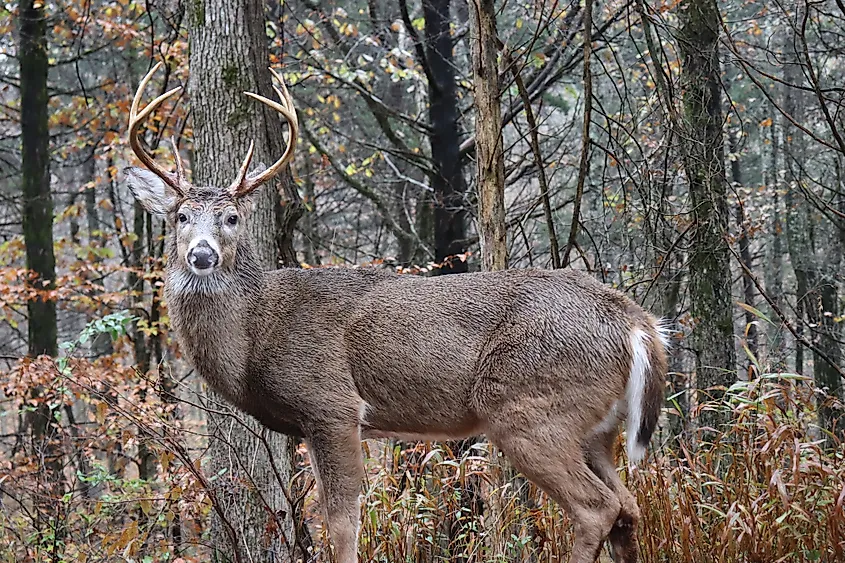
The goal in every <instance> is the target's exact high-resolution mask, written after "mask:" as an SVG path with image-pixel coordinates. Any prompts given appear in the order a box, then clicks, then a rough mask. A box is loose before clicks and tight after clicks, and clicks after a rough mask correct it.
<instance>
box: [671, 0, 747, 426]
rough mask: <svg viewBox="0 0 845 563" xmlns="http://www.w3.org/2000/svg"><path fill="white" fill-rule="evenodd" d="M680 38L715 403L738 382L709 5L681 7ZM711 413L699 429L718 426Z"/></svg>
mask: <svg viewBox="0 0 845 563" xmlns="http://www.w3.org/2000/svg"><path fill="white" fill-rule="evenodd" d="M680 10H681V12H680V20H681V31H680V37H679V45H680V52H681V56H682V65H683V68H682V74H681V81H682V86H683V88H684V93H683V109H684V115H683V118H684V129H685V130H684V132H683V134H684V135H685V136H686V138H684V139H681V142H682V143H683V146H684V147H685V151H684V167H685V169H686V175H687V181H688V183H689V190H690V198H691V202H692V209H693V220H694V221H695V224H694V227H693V229H692V240H691V245H690V247H691V256H690V260H689V269H690V295H691V307H690V308H691V312H692V315H693V318H694V322H695V328H694V330H693V334H692V336H693V338H692V344H693V349H694V351H695V354H696V377H697V387H698V389H699V390H706V391H704V392H705V393H706V394H709V395H710V396H711V397H714V398H716V397H719V396H721V395H722V394H723V390H724V388H726V387H727V386H729V385H731V384H732V383H733V382H734V381H735V380H736V352H735V349H734V332H733V319H732V316H731V274H730V259H729V257H730V254H729V249H728V243H727V240H726V238H725V235H726V234H727V232H728V218H729V215H728V207H727V186H726V182H725V162H724V156H725V155H724V152H725V151H724V141H723V138H722V122H723V120H722V106H721V90H722V85H721V83H720V70H719V66H720V65H719V53H718V40H719V32H718V30H719V25H720V23H719V17H720V16H719V12H718V9H717V7H716V4H715V3H713V2H712V1H710V0H684V1H683V2H682V3H681V8H680ZM714 414H715V413H713V412H712V411H705V412H703V413H702V416H701V424H702V426H711V425H714V424H716V423H717V422H718V418H717V417H716V416H714Z"/></svg>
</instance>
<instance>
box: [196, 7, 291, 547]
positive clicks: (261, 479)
mask: <svg viewBox="0 0 845 563" xmlns="http://www.w3.org/2000/svg"><path fill="white" fill-rule="evenodd" d="M188 10H189V14H188V16H189V21H190V24H189V39H190V47H191V49H190V51H191V55H190V63H191V65H190V66H191V81H190V84H189V87H190V91H191V99H192V112H193V119H194V150H195V167H194V171H193V181H194V183H195V184H197V185H211V186H220V187H225V186H228V185H229V183H231V181H232V179H233V178H234V176H235V174H236V173H237V171H238V168H239V166H240V164H241V162H242V161H243V158H244V156H245V155H246V151H247V148H248V146H249V142H250V141H251V140H254V141H255V160H254V161H255V162H264V163H267V164H270V163H272V162H274V161H275V160H276V159H277V158H279V157H280V156H281V155H282V152H283V151H284V145H283V139H284V137H283V134H282V131H283V129H282V126H281V121H280V117H279V115H278V114H277V113H275V112H273V111H272V110H269V108H266V107H265V106H264V105H263V104H259V103H257V102H254V101H251V100H250V99H249V98H247V97H246V96H244V95H243V92H244V91H251V92H256V93H259V94H261V95H264V96H267V97H270V98H275V95H274V94H273V90H272V88H271V83H270V81H271V75H270V73H269V72H268V70H267V66H268V63H269V54H268V45H267V43H268V39H267V36H266V34H265V15H264V3H263V2H260V1H259V0H196V1H194V2H191V3H190V4H189V5H188ZM286 175H287V176H288V178H287V179H286V180H283V183H284V187H285V190H286V195H287V196H288V197H287V200H286V201H285V205H284V206H281V205H280V198H279V187H280V186H279V182H276V181H274V182H271V184H270V185H267V186H265V187H263V188H262V189H260V190H258V191H257V192H256V193H255V194H254V195H253V199H254V202H255V212H254V213H253V215H252V217H251V219H250V230H251V234H252V236H253V240H254V241H255V249H256V252H257V255H258V258H259V260H260V261H261V263H262V266H263V267H264V268H265V269H272V268H275V267H276V266H277V265H278V263H279V259H280V255H281V257H282V259H283V261H284V262H285V263H287V264H295V263H296V256H295V254H294V253H293V246H292V233H293V225H294V224H295V222H296V220H297V219H298V217H299V215H301V212H302V206H301V201H300V200H299V198H298V195H297V194H296V188H295V186H293V184H292V182H291V181H290V178H289V173H288V174H286ZM280 245H282V246H284V248H283V249H281V252H280V248H279V246H280ZM214 401H216V402H219V403H222V402H223V401H222V399H221V398H219V397H214ZM237 418H238V419H240V420H242V421H244V422H245V425H246V426H248V428H245V427H244V426H243V425H241V424H240V423H239V422H237V421H236V420H235V418H233V417H227V416H225V415H220V414H215V413H208V425H209V431H210V432H211V433H212V434H213V435H214V436H216V438H217V439H215V440H213V443H212V445H211V449H212V453H211V455H210V459H211V460H212V461H211V467H210V473H211V474H212V475H219V476H220V477H219V478H218V479H217V481H216V484H217V486H218V487H219V489H218V496H219V498H221V499H222V500H223V501H224V502H225V503H226V506H225V508H224V510H225V513H226V514H227V516H228V519H229V522H230V523H231V524H232V526H234V528H235V530H236V531H237V534H238V539H239V541H238V544H239V545H238V550H239V553H240V559H241V560H242V561H244V562H246V561H256V562H258V561H286V560H288V559H289V558H290V557H291V555H290V546H292V545H294V543H293V541H292V530H293V526H292V523H291V518H290V516H291V514H292V510H291V507H289V506H288V505H287V503H286V500H285V491H284V489H283V487H285V486H286V485H287V483H288V481H289V479H290V476H291V472H292V459H293V448H294V446H295V444H294V442H293V440H291V439H289V438H287V437H285V436H282V435H280V434H276V433H270V432H267V431H266V430H264V429H263V428H262V427H261V426H260V425H259V424H258V423H257V421H255V420H254V419H252V418H250V417H248V416H246V415H243V414H239V415H238V417H237ZM253 432H254V433H257V434H258V435H263V436H264V437H265V438H266V442H267V444H269V448H266V447H265V444H264V443H263V440H261V439H260V438H256V437H255V435H254V434H253ZM268 450H269V451H268ZM274 469H277V470H278V471H279V477H280V478H279V479H277V477H276V474H275V471H274ZM253 485H254V486H253ZM223 526H224V523H223V522H221V521H220V520H219V519H215V522H214V526H213V531H212V536H211V537H212V538H213V539H217V540H219V542H220V543H218V545H217V546H216V547H217V550H216V553H215V560H216V561H227V560H232V559H233V558H234V554H233V553H232V552H231V549H230V547H229V546H228V545H225V541H224V540H223V539H222V538H225V537H226V534H225V532H224V529H223ZM221 544H222V545H221Z"/></svg>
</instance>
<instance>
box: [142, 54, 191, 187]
mask: <svg viewBox="0 0 845 563" xmlns="http://www.w3.org/2000/svg"><path fill="white" fill-rule="evenodd" d="M161 65H162V62H161V61H159V62H158V63H156V65H155V66H154V67H153V68H152V69H150V71H149V72H148V73H147V75H146V76H145V77H144V78H143V80H141V84H140V85H139V86H138V90H137V91H136V92H135V98H133V99H132V108H131V109H130V110H129V146H131V147H132V151H133V152H134V153H135V155H136V156H137V157H138V159H139V160H140V161H141V162H143V163H144V166H146V167H147V168H148V169H149V170H150V172H152V173H154V174H155V175H156V176H158V177H159V178H161V179H162V180H164V181H165V182H166V183H167V185H168V186H170V187H171V188H173V189H174V190H175V191H176V193H178V194H179V195H181V196H184V195H185V193H186V192H187V188H188V187H189V184H188V182H187V180H186V179H185V169H184V168H183V167H182V161H181V159H180V158H179V151H178V150H177V148H176V142H175V140H173V139H172V138H171V140H170V142H171V144H172V145H173V156H174V157H175V158H176V174H173V173H171V172H168V171H166V170H164V169H163V168H162V167H160V166H159V165H158V164H156V162H155V160H154V159H153V157H152V155H150V154H149V153H148V152H147V151H146V150H144V147H143V146H142V145H141V140H140V138H139V136H138V130H139V128H140V127H141V123H142V122H143V121H144V120H145V119H146V118H147V117H148V116H149V115H150V114H151V113H152V112H153V111H155V109H156V108H157V107H158V106H160V105H161V104H162V103H163V102H164V101H165V100H167V99H168V98H170V97H171V96H173V95H174V94H177V93H178V92H180V91H181V90H182V88H181V87H177V88H174V89H172V90H170V91H168V92H165V93H164V94H162V95H161V96H159V97H158V98H156V99H155V100H153V101H152V102H150V103H149V104H148V105H147V107H145V108H144V109H143V110H141V112H140V113H139V112H138V106H139V105H140V103H141V95H142V94H143V93H144V89H145V88H146V87H147V83H149V81H150V79H151V78H152V77H153V75H154V74H155V73H156V71H157V70H158V69H159V68H161Z"/></svg>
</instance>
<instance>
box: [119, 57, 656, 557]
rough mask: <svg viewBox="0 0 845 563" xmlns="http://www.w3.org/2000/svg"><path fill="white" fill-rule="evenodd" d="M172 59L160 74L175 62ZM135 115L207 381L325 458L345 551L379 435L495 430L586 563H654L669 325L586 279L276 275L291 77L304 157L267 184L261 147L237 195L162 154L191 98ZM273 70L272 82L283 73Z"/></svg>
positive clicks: (150, 195)
mask: <svg viewBox="0 0 845 563" xmlns="http://www.w3.org/2000/svg"><path fill="white" fill-rule="evenodd" d="M160 64H161V63H159V65H160ZM159 65H157V66H156V67H154V68H153V69H152V70H151V71H150V73H149V74H147V76H146V77H145V78H144V79H143V80H142V81H141V84H140V85H139V87H138V90H137V92H136V94H135V98H134V100H133V102H132V108H131V112H130V119H129V140H130V145H131V147H132V149H133V151H134V152H135V154H136V155H137V157H138V158H139V159H140V160H141V162H142V163H143V164H144V165H145V166H146V168H147V169H146V170H145V169H139V168H128V169H127V170H126V175H127V178H128V185H129V188H130V189H131V191H132V193H133V195H134V196H135V198H137V200H138V201H139V202H140V203H141V204H142V206H143V207H144V208H145V209H146V210H147V211H149V212H150V213H153V214H156V215H161V216H164V217H166V221H167V225H168V232H169V235H168V237H169V239H168V245H167V249H168V250H167V252H168V256H169V258H168V262H167V266H166V281H165V295H166V300H167V303H168V307H169V311H170V317H171V323H172V326H173V327H174V329H175V331H176V333H177V334H178V337H179V341H180V343H181V346H182V350H183V352H184V353H185V354H186V355H187V357H188V358H189V359H190V360H191V362H192V363H193V365H194V367H195V368H196V370H197V371H198V372H199V373H200V374H201V375H202V377H203V378H204V379H205V380H206V381H207V383H208V384H209V385H210V386H211V387H212V388H214V389H215V390H216V391H218V392H219V393H221V394H222V395H223V396H224V397H226V399H227V400H228V401H231V402H232V403H233V404H234V405H236V406H237V407H238V408H239V409H241V410H243V411H245V412H246V413H249V414H250V415H252V416H254V417H255V418H257V419H258V420H259V421H261V423H263V424H264V425H266V426H267V427H268V428H270V429H272V430H275V431H278V432H282V433H284V434H288V435H291V436H294V437H301V438H302V439H304V441H305V444H306V446H307V448H308V450H309V452H310V455H311V460H312V463H313V467H314V474H315V476H316V479H317V486H318V491H319V494H320V503H321V505H322V509H323V511H324V515H325V519H326V523H327V526H328V530H329V536H330V538H331V543H332V544H333V546H334V554H335V558H336V560H337V561H339V562H340V563H355V562H356V561H357V541H358V528H359V512H360V507H359V498H358V496H359V492H360V486H361V482H362V479H363V460H362V448H361V440H362V439H366V438H377V437H378V438H381V437H401V438H404V439H410V440H423V439H425V440H430V439H447V438H448V439H457V438H464V437H469V436H475V435H481V434H483V435H486V436H487V437H488V438H489V439H490V440H491V441H492V442H493V443H494V444H496V445H497V446H498V447H499V448H500V449H501V451H502V452H503V454H504V455H505V457H506V458H507V459H508V460H509V461H510V462H511V463H512V464H513V465H514V466H515V467H516V468H517V469H518V470H519V471H521V472H522V473H523V474H525V475H526V476H527V477H528V478H529V479H530V480H531V481H533V482H534V483H535V484H536V485H537V486H539V487H540V488H541V489H542V490H544V491H545V492H547V493H548V494H549V495H550V496H551V497H552V498H553V499H554V500H556V501H557V502H558V503H559V504H560V505H561V506H562V507H563V508H564V509H565V510H566V511H567V512H568V514H569V515H570V517H571V519H572V522H573V524H574V532H575V540H574V545H573V547H572V556H571V561H572V562H573V563H588V562H592V561H594V560H595V559H596V558H597V557H598V554H599V551H600V549H601V546H602V545H603V542H604V541H605V540H607V539H609V542H610V545H611V548H612V549H611V552H612V554H613V557H614V560H615V561H617V562H625V563H632V562H635V561H637V559H638V547H637V539H636V530H637V521H638V518H639V509H638V507H637V503H636V500H635V498H634V496H633V495H632V494H631V493H630V492H629V491H628V490H627V489H626V487H625V486H624V484H623V483H622V481H621V479H620V478H619V476H618V475H617V472H616V465H615V463H614V457H613V450H614V444H615V441H616V438H617V435H618V430H619V425H620V423H621V422H622V421H623V420H625V421H626V427H627V438H626V440H627V452H628V456H629V458H630V460H632V461H636V460H639V459H641V458H642V457H643V455H644V453H645V450H646V446H647V444H648V442H649V439H650V437H651V435H652V432H653V431H654V428H655V426H656V424H657V421H658V416H659V413H660V409H661V406H662V403H663V392H664V382H665V374H666V369H667V366H666V352H665V343H664V339H663V335H662V332H661V328H660V325H659V323H658V321H657V320H656V319H655V318H654V317H652V316H651V315H650V314H648V313H647V312H646V311H644V310H643V309H642V308H640V307H639V306H638V305H637V304H635V303H634V302H633V301H631V300H630V299H629V298H627V297H626V296H625V295H623V294H622V293H620V292H618V291H615V290H613V289H611V288H609V287H607V286H605V285H603V284H601V283H600V282H598V281H596V280H595V279H593V278H592V277H591V276H590V275H589V274H586V273H583V272H579V271H575V270H557V271H545V270H540V269H532V270H508V271H501V272H484V273H468V274H461V275H450V276H433V277H421V276H411V275H397V274H395V273H392V272H386V271H381V270H375V269H308V270H305V269H294V268H287V269H279V270H273V271H262V269H261V268H260V267H259V266H258V262H257V260H256V256H255V254H254V251H253V246H252V242H251V240H250V237H249V235H248V233H247V230H246V224H247V222H248V221H249V217H250V210H251V207H252V204H251V201H250V194H251V193H252V192H254V191H255V190H256V189H258V187H259V186H260V185H262V184H263V183H265V182H267V181H268V180H270V179H271V178H273V177H274V176H275V175H276V174H277V173H278V172H279V171H280V170H281V169H282V168H283V167H284V166H285V165H286V164H287V163H288V162H289V161H290V160H291V159H292V158H293V154H294V149H295V147H296V140H297V132H298V127H299V126H298V122H297V117H296V111H295V109H294V106H293V102H292V99H291V97H290V94H289V93H288V91H287V89H286V87H285V85H284V82H282V80H281V78H280V77H279V76H278V75H276V73H273V74H274V76H275V77H276V79H277V80H278V81H279V84H280V86H279V87H275V86H274V90H275V91H276V93H277V95H278V97H279V101H278V102H276V101H273V100H270V99H268V98H265V97H262V96H259V95H257V94H253V93H249V92H246V95H247V96H250V97H252V98H254V99H256V100H258V101H260V102H262V103H264V104H267V105H268V106H270V107H271V108H273V109H274V110H276V111H277V112H278V113H280V114H281V115H282V116H283V117H284V118H285V120H286V121H287V124H288V129H289V138H288V140H287V148H286V150H285V152H284V154H283V155H282V157H281V158H279V160H278V161H276V163H275V164H273V165H272V166H270V167H269V168H267V169H263V170H258V171H256V172H252V173H250V174H248V173H247V170H248V169H249V167H250V161H251V158H252V154H253V145H250V147H249V151H248V152H247V155H246V158H245V160H244V162H243V165H242V166H241V167H240V170H239V171H237V173H236V174H235V179H234V181H233V182H232V184H231V185H230V186H228V187H201V186H194V185H192V184H191V183H189V182H188V181H187V179H186V177H185V172H184V168H183V167H182V164H181V162H180V160H179V155H178V152H177V150H176V147H175V146H174V147H173V150H174V153H175V154H176V171H175V173H171V172H168V171H167V170H165V169H163V168H162V167H160V166H159V165H158V164H157V163H156V162H155V161H154V159H153V157H152V156H151V155H150V154H149V153H148V152H146V151H145V150H144V148H143V147H142V145H141V143H140V141H139V138H138V133H139V128H140V125H141V123H142V122H143V120H144V119H145V118H146V117H148V116H149V115H150V114H151V113H152V112H153V111H154V110H155V109H156V107H158V106H159V105H160V104H161V103H162V102H163V101H164V100H166V99H167V98H169V97H170V96H172V95H174V94H175V93H176V92H177V91H178V90H179V89H178V88H177V89H174V90H171V91H169V92H167V93H165V94H163V95H161V96H159V97H158V98H156V99H155V100H153V101H152V102H150V103H149V104H148V105H147V106H146V107H145V108H144V109H143V110H141V111H139V103H140V99H141V96H142V93H143V91H144V89H145V87H146V85H147V83H148V82H149V80H150V78H151V77H152V75H153V73H155V71H156V70H157V69H158V68H159ZM271 71H272V70H271Z"/></svg>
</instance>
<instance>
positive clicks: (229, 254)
mask: <svg viewBox="0 0 845 563" xmlns="http://www.w3.org/2000/svg"><path fill="white" fill-rule="evenodd" d="M161 64H162V63H158V64H157V65H155V66H154V67H153V68H152V69H151V70H150V72H148V73H147V75H146V76H145V77H144V79H143V80H142V81H141V84H140V85H139V86H138V91H137V92H136V93H135V98H134V100H133V101H132V108H131V109H130V112H129V144H130V146H131V147H132V150H133V151H134V152H135V154H136V155H137V156H138V158H139V159H140V160H141V162H142V163H143V164H144V166H146V169H144V168H136V167H130V168H127V169H126V170H125V171H124V172H125V173H126V176H127V183H128V185H129V189H130V190H131V191H132V195H134V196H135V199H137V200H138V201H139V202H140V203H141V205H142V206H143V207H144V209H146V210H147V211H148V212H150V213H152V214H154V215H159V216H163V217H166V219H167V222H168V228H169V229H170V232H171V234H172V235H173V236H174V237H175V240H176V248H175V250H176V254H177V255H176V256H171V257H170V260H176V261H178V264H179V266H180V267H181V269H183V270H185V271H186V272H190V273H191V274H193V275H194V276H199V277H205V276H208V275H210V274H212V273H214V272H215V271H217V270H219V269H226V268H231V267H232V265H233V264H234V261H235V254H236V250H237V248H238V241H239V240H240V239H241V237H244V236H246V234H245V233H246V226H245V223H246V219H248V217H249V213H250V211H251V209H252V204H251V201H250V198H249V195H250V194H251V193H252V192H253V191H255V190H256V189H257V188H258V187H259V186H260V185H261V184H263V183H264V182H266V181H268V180H270V179H271V178H273V177H274V176H275V175H276V174H278V173H279V172H280V171H281V170H282V169H283V168H284V167H285V165H287V164H288V162H290V161H291V159H292V158H293V153H294V149H295V147H296V139H297V133H298V130H299V123H298V122H297V119H296V111H295V110H294V107H293V100H292V98H291V96H290V93H289V92H288V90H287V88H286V87H285V83H284V82H283V81H282V78H281V77H280V76H279V75H278V74H276V72H274V71H273V69H270V72H272V73H273V76H274V77H276V79H277V80H278V81H279V84H280V85H281V88H277V87H275V86H274V87H273V89H274V90H275V91H276V94H277V95H278V96H279V100H281V103H277V102H274V101H273V100H269V99H267V98H265V97H263V96H259V95H258V94H253V93H252V92H244V94H246V95H247V96H249V97H251V98H254V99H256V100H258V101H260V102H262V103H264V104H267V105H268V106H270V107H271V108H273V109H274V110H276V111H278V112H279V113H280V114H282V115H283V116H284V117H285V119H286V120H287V123H288V126H289V130H290V133H289V136H288V141H287V149H286V150H285V152H284V154H283V155H282V157H281V158H280V159H279V160H277V161H276V162H275V164H273V165H272V166H270V167H269V168H264V167H263V166H260V165H259V169H258V170H256V171H253V172H252V173H250V174H247V170H248V169H249V165H250V162H251V161H252V154H253V149H254V144H253V143H250V146H249V150H248V151H247V154H246V158H245V159H244V162H243V164H242V165H241V168H240V170H239V171H238V174H237V176H236V177H235V180H234V181H233V182H232V183H231V184H230V185H229V186H228V187H225V188H224V187H199V186H194V185H193V184H191V183H190V182H189V181H188V180H187V178H186V177H185V170H184V167H183V166H182V161H181V159H180V158H179V151H178V149H177V147H176V142H175V141H174V140H173V139H171V144H172V145H173V155H174V158H175V160H176V171H175V172H168V171H167V170H165V169H163V168H162V167H160V166H159V165H158V164H157V163H156V162H155V160H154V159H153V157H152V155H150V153H148V152H147V151H146V150H145V149H144V147H143V146H142V144H141V141H140V139H139V129H140V127H141V123H142V122H143V121H144V119H146V118H147V117H148V116H149V115H150V114H151V113H152V112H153V111H155V109H156V108H157V107H158V106H160V105H161V104H162V102H164V101H165V100H167V99H168V98H170V97H171V96H173V95H174V94H177V93H178V92H179V91H180V90H181V88H174V89H173V90H170V91H169V92H165V93H164V94H162V95H161V96H159V97H158V98H156V99H155V100H153V101H152V102H150V104H149V105H147V106H146V107H145V108H144V109H143V110H141V111H139V105H140V102H141V95H142V94H143V91H144V88H145V87H146V86H147V83H148V82H149V81H150V78H152V76H153V74H155V72H156V71H157V70H158V69H159V68H160V67H161Z"/></svg>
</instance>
